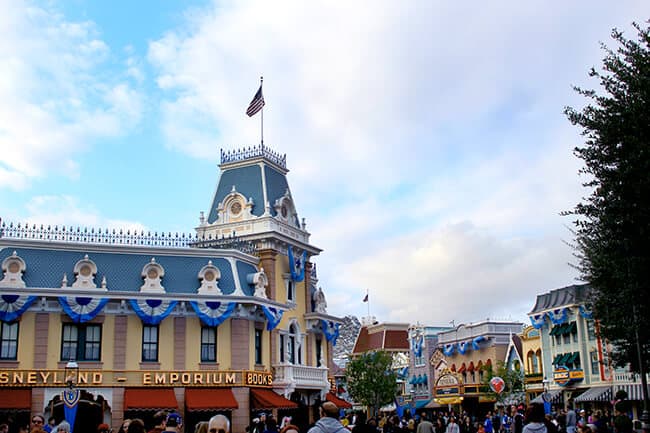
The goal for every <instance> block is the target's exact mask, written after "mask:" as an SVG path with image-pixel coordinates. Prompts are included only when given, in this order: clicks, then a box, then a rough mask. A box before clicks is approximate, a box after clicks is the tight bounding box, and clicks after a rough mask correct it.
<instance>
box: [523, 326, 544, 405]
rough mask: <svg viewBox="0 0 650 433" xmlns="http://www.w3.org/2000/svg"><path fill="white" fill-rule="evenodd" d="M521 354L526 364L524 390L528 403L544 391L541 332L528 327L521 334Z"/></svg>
mask: <svg viewBox="0 0 650 433" xmlns="http://www.w3.org/2000/svg"><path fill="white" fill-rule="evenodd" d="M520 337H521V349H522V350H521V352H522V354H521V355H522V357H523V359H522V361H523V363H524V388H525V389H526V403H528V402H530V401H531V400H532V399H534V398H535V397H537V396H538V395H540V394H541V393H542V392H543V391H544V383H543V380H544V364H543V362H542V340H541V339H540V334H539V330H538V329H535V328H533V327H532V326H526V327H525V328H524V330H523V331H522V333H521V336H520Z"/></svg>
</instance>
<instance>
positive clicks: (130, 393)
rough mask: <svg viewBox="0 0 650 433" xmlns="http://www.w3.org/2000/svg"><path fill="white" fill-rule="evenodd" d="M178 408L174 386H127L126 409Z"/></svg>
mask: <svg viewBox="0 0 650 433" xmlns="http://www.w3.org/2000/svg"><path fill="white" fill-rule="evenodd" d="M151 409H159V410H161V409H178V402H177V401H176V395H175V394H174V390H173V389H172V388H126V389H125V390H124V410H151Z"/></svg>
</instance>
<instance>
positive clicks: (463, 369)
mask: <svg viewBox="0 0 650 433" xmlns="http://www.w3.org/2000/svg"><path fill="white" fill-rule="evenodd" d="M465 370H467V367H466V366H465V363H464V362H463V364H462V365H461V366H460V368H459V369H458V372H459V373H464V372H465Z"/></svg>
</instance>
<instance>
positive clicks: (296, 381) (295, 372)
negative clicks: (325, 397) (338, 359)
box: [273, 364, 330, 397]
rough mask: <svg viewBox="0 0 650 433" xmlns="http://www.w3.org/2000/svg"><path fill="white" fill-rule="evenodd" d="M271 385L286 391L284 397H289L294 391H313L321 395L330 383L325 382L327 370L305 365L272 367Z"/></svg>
mask: <svg viewBox="0 0 650 433" xmlns="http://www.w3.org/2000/svg"><path fill="white" fill-rule="evenodd" d="M273 384H274V385H275V386H278V387H280V386H282V387H284V388H285V389H286V391H285V394H286V395H285V397H289V394H291V393H292V392H293V391H294V390H296V389H313V390H319V391H321V392H322V393H325V392H327V391H328V390H329V389H330V383H329V381H328V380H327V368H325V367H309V366H306V365H292V364H276V365H274V366H273Z"/></svg>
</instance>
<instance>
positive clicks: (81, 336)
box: [59, 322, 103, 362]
mask: <svg viewBox="0 0 650 433" xmlns="http://www.w3.org/2000/svg"><path fill="white" fill-rule="evenodd" d="M66 328H68V329H76V331H77V337H76V339H75V340H74V343H75V350H74V354H70V355H71V356H69V357H68V358H67V359H66V357H65V356H63V349H64V346H65V344H66V341H67V342H68V343H70V342H71V341H72V340H65V339H64V334H65V330H66ZM88 328H97V329H98V331H99V340H98V341H97V342H94V341H93V342H91V343H88V338H87V331H88ZM102 339H103V326H102V324H101V323H93V322H89V323H73V322H64V323H63V324H62V326H61V347H60V349H61V350H60V351H59V359H60V361H61V362H66V361H71V360H73V361H79V362H101V361H102ZM88 344H93V345H94V344H97V346H98V347H97V358H87V357H86V351H87V350H88ZM72 355H74V356H72Z"/></svg>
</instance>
